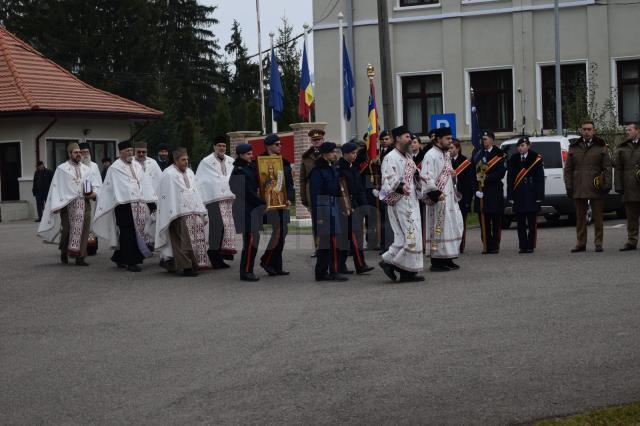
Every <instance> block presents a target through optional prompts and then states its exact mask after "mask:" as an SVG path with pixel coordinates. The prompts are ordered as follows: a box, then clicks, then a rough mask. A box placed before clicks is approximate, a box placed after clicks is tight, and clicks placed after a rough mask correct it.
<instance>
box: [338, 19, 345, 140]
mask: <svg viewBox="0 0 640 426" xmlns="http://www.w3.org/2000/svg"><path fill="white" fill-rule="evenodd" d="M343 19H344V15H343V14H342V12H340V13H338V39H339V40H338V44H339V46H338V52H339V54H338V61H339V62H340V64H339V67H338V69H339V70H340V79H339V81H340V88H339V90H338V91H339V92H340V109H339V110H338V111H340V143H341V144H342V143H345V142H346V141H347V123H345V119H344V112H345V111H344V49H343V41H342V40H343V29H342V20H343Z"/></svg>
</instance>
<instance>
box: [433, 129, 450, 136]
mask: <svg viewBox="0 0 640 426" xmlns="http://www.w3.org/2000/svg"><path fill="white" fill-rule="evenodd" d="M435 135H436V138H444V137H445V136H451V135H452V133H451V128H450V127H439V128H437V129H436V130H435Z"/></svg>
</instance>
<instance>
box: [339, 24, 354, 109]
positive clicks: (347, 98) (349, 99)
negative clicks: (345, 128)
mask: <svg viewBox="0 0 640 426" xmlns="http://www.w3.org/2000/svg"><path fill="white" fill-rule="evenodd" d="M342 76H343V80H342V91H343V93H344V105H342V109H343V111H344V118H346V119H347V121H351V108H353V105H354V102H353V89H354V88H355V87H356V82H355V79H354V78H353V72H352V71H351V61H349V52H347V43H346V41H345V39H344V36H342Z"/></svg>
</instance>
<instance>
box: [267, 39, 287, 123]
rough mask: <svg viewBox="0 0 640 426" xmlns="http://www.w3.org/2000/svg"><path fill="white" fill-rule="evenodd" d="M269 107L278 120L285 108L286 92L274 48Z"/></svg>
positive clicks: (272, 52) (274, 118) (270, 74)
mask: <svg viewBox="0 0 640 426" xmlns="http://www.w3.org/2000/svg"><path fill="white" fill-rule="evenodd" d="M269 108H271V110H272V111H273V120H274V121H278V119H279V118H280V114H281V113H282V111H283V110H284V92H283V91H282V82H281V81H280V70H279V69H278V59H277V58H276V53H275V52H274V50H273V48H271V70H270V72H269Z"/></svg>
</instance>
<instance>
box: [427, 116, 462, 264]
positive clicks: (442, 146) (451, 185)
mask: <svg viewBox="0 0 640 426" xmlns="http://www.w3.org/2000/svg"><path fill="white" fill-rule="evenodd" d="M435 135H436V139H435V144H434V146H433V149H430V150H429V151H428V152H427V154H426V155H425V156H424V159H423V160H422V171H421V173H420V176H421V178H422V181H423V182H422V186H423V197H424V199H425V201H426V203H427V210H426V214H425V225H424V226H425V231H426V232H425V234H426V243H425V245H426V250H427V251H426V253H427V255H429V256H430V257H431V271H434V272H444V271H453V270H456V269H460V267H459V266H458V265H456V264H455V263H453V259H455V258H457V257H458V255H459V254H460V242H461V241H462V233H463V231H464V222H463V221H462V213H461V212H460V206H459V205H458V201H460V198H459V195H458V193H457V190H456V181H455V180H456V172H455V170H454V169H453V166H452V165H451V154H450V153H449V148H450V146H451V144H452V143H453V139H452V137H451V129H450V128H448V127H443V128H439V129H436V131H435Z"/></svg>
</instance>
